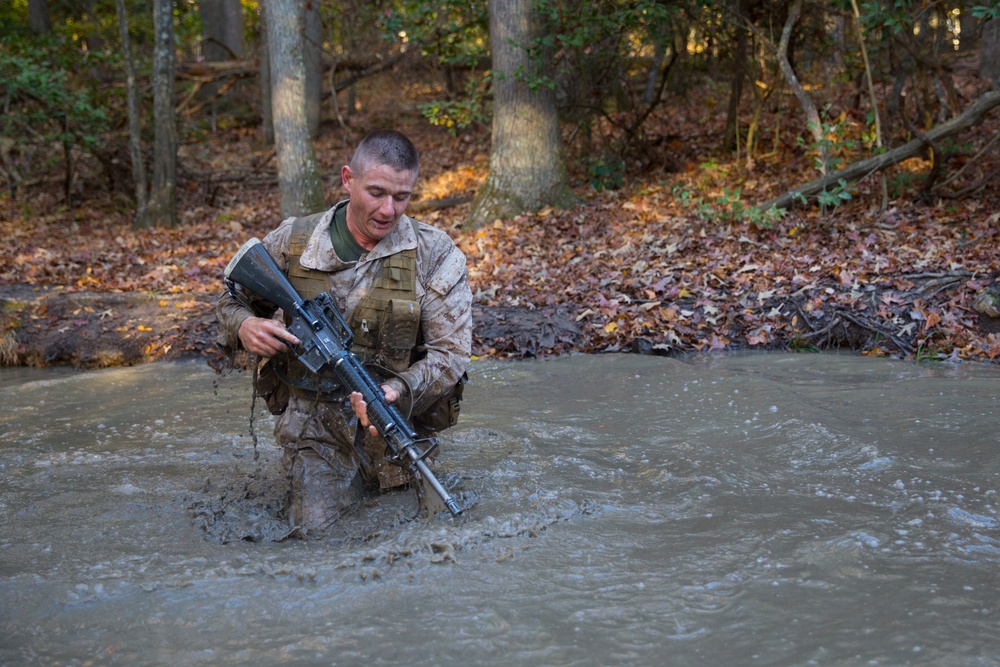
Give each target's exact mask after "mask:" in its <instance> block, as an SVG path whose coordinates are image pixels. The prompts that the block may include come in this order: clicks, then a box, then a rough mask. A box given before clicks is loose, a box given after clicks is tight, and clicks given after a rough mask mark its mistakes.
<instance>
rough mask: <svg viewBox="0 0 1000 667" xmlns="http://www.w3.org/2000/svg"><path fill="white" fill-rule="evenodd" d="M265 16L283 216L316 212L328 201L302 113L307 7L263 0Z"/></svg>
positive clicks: (294, 2)
mask: <svg viewBox="0 0 1000 667" xmlns="http://www.w3.org/2000/svg"><path fill="white" fill-rule="evenodd" d="M264 15H265V16H264V18H265V20H266V21H267V41H268V49H269V51H268V53H269V55H270V62H271V109H272V113H273V118H274V143H275V146H276V152H277V155H278V180H279V185H280V188H281V215H282V216H283V217H291V216H299V215H306V214H309V213H315V212H317V211H320V210H322V209H323V208H324V207H325V206H326V202H325V199H324V196H323V184H322V182H321V181H320V178H319V168H318V167H317V165H316V152H315V149H314V147H313V143H312V140H311V138H310V134H309V125H308V122H307V118H306V87H305V78H306V76H305V61H304V55H303V42H304V39H303V36H304V35H303V28H304V26H305V7H304V5H303V3H302V2H301V1H300V0H265V2H264Z"/></svg>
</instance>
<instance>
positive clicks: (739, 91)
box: [722, 2, 747, 154]
mask: <svg viewBox="0 0 1000 667" xmlns="http://www.w3.org/2000/svg"><path fill="white" fill-rule="evenodd" d="M735 4H736V6H735V8H734V9H735V13H736V15H737V16H740V3H739V2H736V3H735ZM746 60H747V31H746V30H744V29H743V26H742V25H739V24H737V26H736V53H735V55H734V56H733V80H732V83H731V84H730V87H729V107H728V109H727V110H726V127H725V130H723V132H722V150H725V151H731V150H736V151H737V154H738V152H739V149H740V137H739V126H740V98H741V97H743V80H744V79H745V78H746V69H747V68H746Z"/></svg>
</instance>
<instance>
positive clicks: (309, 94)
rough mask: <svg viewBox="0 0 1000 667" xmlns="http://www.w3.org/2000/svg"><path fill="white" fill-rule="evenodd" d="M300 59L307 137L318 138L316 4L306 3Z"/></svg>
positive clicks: (320, 30) (319, 96)
mask: <svg viewBox="0 0 1000 667" xmlns="http://www.w3.org/2000/svg"><path fill="white" fill-rule="evenodd" d="M303 34H304V36H305V39H304V40H303V45H302V46H303V52H302V58H303V63H304V64H305V76H306V79H305V85H306V93H305V95H306V99H305V102H306V121H307V122H308V123H309V136H310V137H311V138H313V139H315V138H316V137H318V136H319V124H320V120H321V118H320V103H321V102H322V99H323V19H322V18H321V17H320V14H319V3H318V2H306V4H305V26H304V32H303Z"/></svg>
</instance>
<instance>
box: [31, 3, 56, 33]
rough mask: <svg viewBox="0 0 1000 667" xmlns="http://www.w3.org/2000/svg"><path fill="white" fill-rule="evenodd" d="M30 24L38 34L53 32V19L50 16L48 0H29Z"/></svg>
mask: <svg viewBox="0 0 1000 667" xmlns="http://www.w3.org/2000/svg"><path fill="white" fill-rule="evenodd" d="M28 24H29V25H30V26H31V30H32V32H34V33H35V34H36V35H45V34H48V33H50V32H52V19H51V17H50V16H49V3H48V2H47V0H28Z"/></svg>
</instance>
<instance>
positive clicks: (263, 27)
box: [258, 7, 274, 146]
mask: <svg viewBox="0 0 1000 667" xmlns="http://www.w3.org/2000/svg"><path fill="white" fill-rule="evenodd" d="M258 51H259V53H260V70H259V71H260V125H261V132H262V133H263V135H264V145H265V146H273V145H274V115H273V114H272V112H271V53H270V47H269V46H268V37H267V21H266V20H265V18H264V8H263V7H261V15H260V46H259V48H258Z"/></svg>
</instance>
